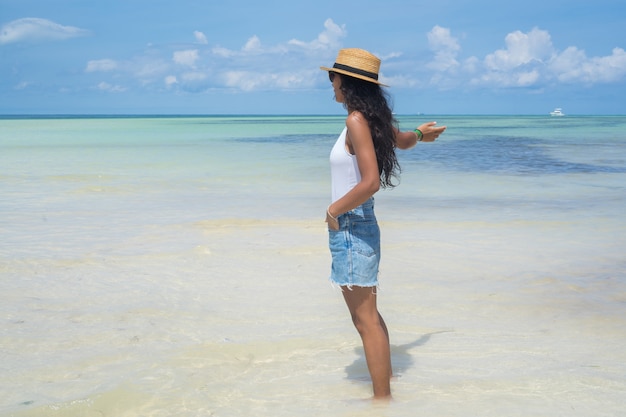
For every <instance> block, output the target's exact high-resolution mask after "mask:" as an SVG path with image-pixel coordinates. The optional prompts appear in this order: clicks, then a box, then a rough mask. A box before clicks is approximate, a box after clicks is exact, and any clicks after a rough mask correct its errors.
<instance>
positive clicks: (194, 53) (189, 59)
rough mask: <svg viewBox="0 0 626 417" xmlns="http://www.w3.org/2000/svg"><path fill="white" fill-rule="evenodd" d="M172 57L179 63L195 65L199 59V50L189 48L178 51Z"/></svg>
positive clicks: (188, 65)
mask: <svg viewBox="0 0 626 417" xmlns="http://www.w3.org/2000/svg"><path fill="white" fill-rule="evenodd" d="M172 59H173V60H174V62H175V63H177V64H179V65H184V66H187V67H193V66H194V65H195V63H196V61H197V60H198V50H197V49H189V50H186V51H176V52H174V56H173V57H172Z"/></svg>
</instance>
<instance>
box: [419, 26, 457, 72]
mask: <svg viewBox="0 0 626 417" xmlns="http://www.w3.org/2000/svg"><path fill="white" fill-rule="evenodd" d="M427 37H428V44H429V46H430V49H431V50H432V51H433V52H434V53H435V57H434V59H433V60H432V61H431V62H429V63H428V67H429V68H431V69H433V70H435V71H448V70H452V69H455V68H457V67H458V66H459V62H458V61H457V59H456V57H457V54H458V53H459V51H460V50H461V46H460V45H459V42H458V40H457V39H456V38H454V37H453V36H452V35H451V34H450V29H447V28H443V27H441V26H435V27H433V28H432V30H431V31H430V32H428V35H427Z"/></svg>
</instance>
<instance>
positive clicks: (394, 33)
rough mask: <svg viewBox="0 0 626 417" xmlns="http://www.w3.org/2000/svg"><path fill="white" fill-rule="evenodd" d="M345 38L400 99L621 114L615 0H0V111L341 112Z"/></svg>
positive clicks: (490, 110) (452, 110) (625, 36)
mask: <svg viewBox="0 0 626 417" xmlns="http://www.w3.org/2000/svg"><path fill="white" fill-rule="evenodd" d="M343 47H360V48H364V49H367V50H369V51H371V52H373V53H375V54H376V55H378V56H379V57H380V58H381V59H382V60H383V63H382V67H381V78H382V81H383V82H385V83H386V84H389V85H390V86H391V88H390V93H391V96H392V98H393V103H394V110H395V111H396V113H398V114H415V113H425V114H547V113H548V112H550V111H551V110H552V109H553V108H555V107H562V108H563V111H564V112H565V113H566V114H626V51H625V49H626V2H624V1H623V0H596V1H576V0H569V1H563V0H550V1H545V0H542V1H537V0H526V1H513V2H504V1H491V0H474V1H471V2H470V1H451V0H439V1H419V0H417V1H415V0H413V1H406V0H402V1H400V0H387V1H385V2H373V1H366V0H363V1H351V0H344V1H326V0H317V1H304V2H298V1H295V0H264V1H258V0H175V1H174V0H108V1H95V0H0V114H341V113H343V109H342V108H341V106H340V105H338V104H336V103H335V102H334V101H333V97H332V89H331V87H330V84H329V82H328V78H327V76H326V73H324V72H322V71H320V70H319V66H320V65H326V66H328V65H332V63H333V62H334V58H335V56H336V54H337V51H338V50H339V49H340V48H343Z"/></svg>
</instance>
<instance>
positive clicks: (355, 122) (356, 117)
mask: <svg viewBox="0 0 626 417" xmlns="http://www.w3.org/2000/svg"><path fill="white" fill-rule="evenodd" d="M346 126H347V127H348V129H350V128H358V127H360V126H368V123H367V119H366V118H365V116H364V115H363V113H361V112H360V111H358V110H355V111H353V112H352V113H350V114H349V115H348V117H346Z"/></svg>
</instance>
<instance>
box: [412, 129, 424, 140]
mask: <svg viewBox="0 0 626 417" xmlns="http://www.w3.org/2000/svg"><path fill="white" fill-rule="evenodd" d="M413 132H415V136H417V141H418V142H421V141H422V140H423V139H424V134H423V133H422V131H421V130H419V129H415V130H414V131H413Z"/></svg>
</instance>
